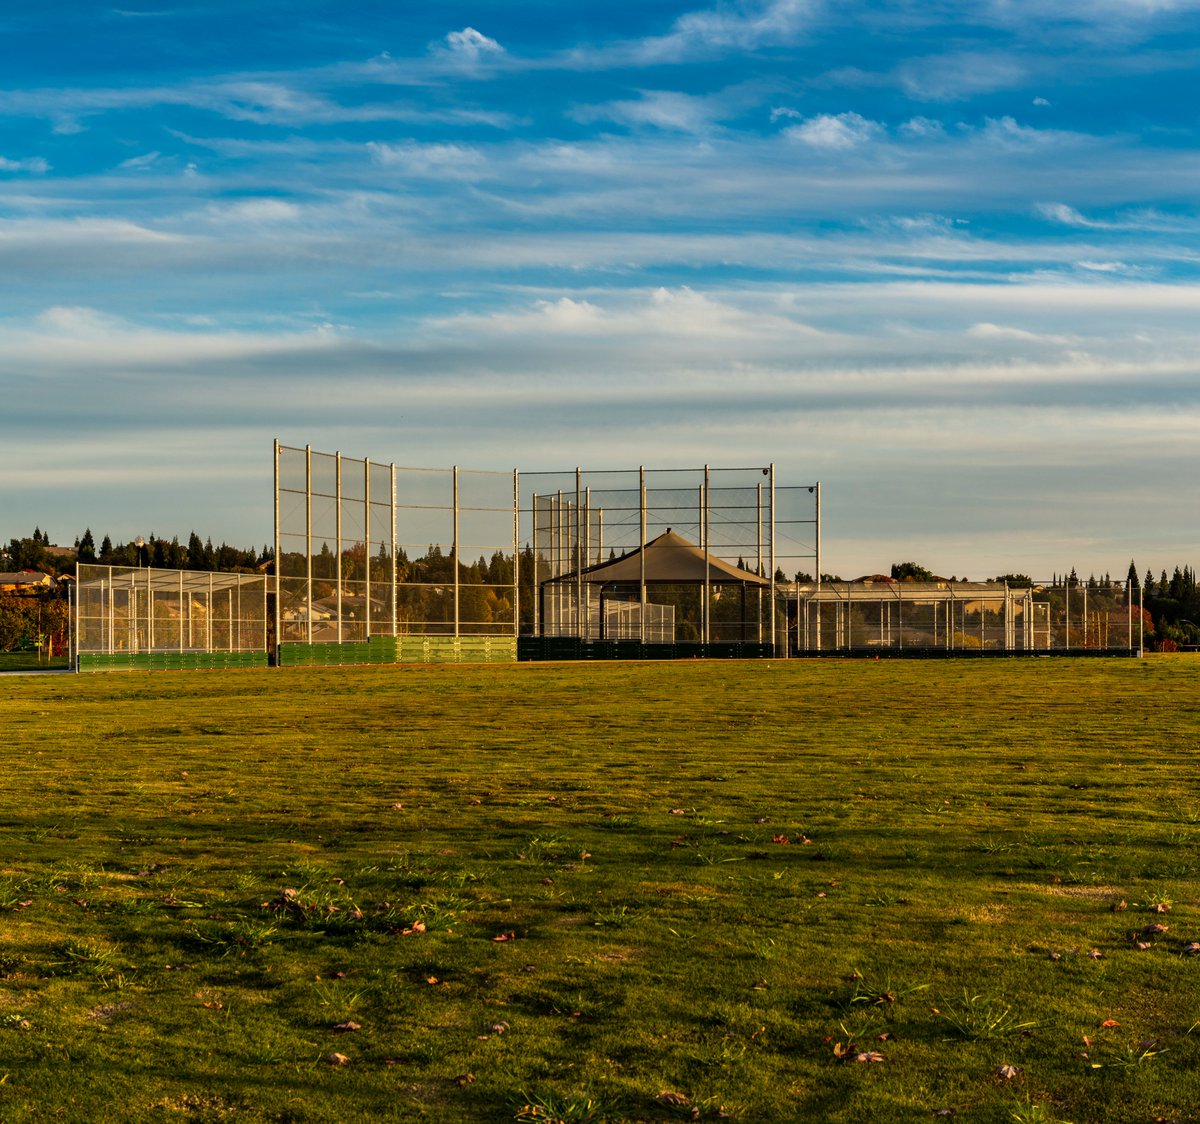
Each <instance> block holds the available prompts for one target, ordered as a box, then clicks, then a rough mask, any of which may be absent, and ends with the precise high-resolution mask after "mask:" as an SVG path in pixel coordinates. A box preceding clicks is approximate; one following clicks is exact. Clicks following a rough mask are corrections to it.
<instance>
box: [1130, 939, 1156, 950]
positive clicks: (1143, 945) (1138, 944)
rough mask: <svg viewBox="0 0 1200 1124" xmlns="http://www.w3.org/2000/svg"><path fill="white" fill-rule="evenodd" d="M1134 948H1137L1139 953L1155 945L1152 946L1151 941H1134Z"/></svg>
mask: <svg viewBox="0 0 1200 1124" xmlns="http://www.w3.org/2000/svg"><path fill="white" fill-rule="evenodd" d="M1133 947H1134V948H1136V949H1137V950H1138V952H1145V951H1146V949H1148V948H1153V947H1154V945H1153V944H1151V943H1150V942H1149V941H1134V942H1133Z"/></svg>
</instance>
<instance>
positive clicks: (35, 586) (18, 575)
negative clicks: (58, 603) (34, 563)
mask: <svg viewBox="0 0 1200 1124" xmlns="http://www.w3.org/2000/svg"><path fill="white" fill-rule="evenodd" d="M53 588H54V579H53V578H52V577H51V576H50V575H49V574H43V573H42V572H41V571H40V570H18V571H17V572H15V573H2V572H0V593H44V592H45V591H46V590H49V589H53Z"/></svg>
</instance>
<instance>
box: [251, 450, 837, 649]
mask: <svg viewBox="0 0 1200 1124" xmlns="http://www.w3.org/2000/svg"><path fill="white" fill-rule="evenodd" d="M819 497H820V486H819V485H817V484H813V485H806V486H804V487H799V488H780V487H777V485H776V482H775V471H774V467H773V466H770V465H768V466H763V467H754V468H734V469H714V468H707V467H706V468H702V469H682V470H681V469H672V470H653V469H646V468H639V469H635V470H631V471H587V470H584V469H581V468H576V469H574V470H572V471H568V472H560V473H546V472H531V473H521V472H519V471H518V470H516V469H512V470H508V471H481V470H467V469H463V468H459V467H452V468H443V469H436V468H409V467H401V466H397V465H396V464H394V463H388V464H384V463H381V462H376V461H372V460H370V459H367V458H357V457H347V456H343V455H342V454H341V453H320V452H317V451H315V450H313V449H312V448H311V447H310V446H305V447H303V448H300V447H295V446H286V445H282V444H280V443H279V442H278V441H277V442H276V443H275V551H276V558H277V560H278V566H277V587H276V588H277V596H276V599H275V629H276V635H277V637H278V661H279V662H280V663H281V664H284V665H287V664H303V663H390V662H412V661H425V662H440V661H458V660H503V661H508V660H513V659H517V658H524V659H543V658H580V657H584V656H595V655H608V654H613V653H612V644H614V643H618V642H619V643H620V644H621V650H620V654H621V655H622V656H626V657H638V656H647V655H654V656H660V657H661V656H665V657H670V656H672V655H715V654H741V655H752V654H770V653H771V652H773V651H775V650H776V646H778V647H779V648H780V649H782V648H783V647H784V644H785V641H784V631H783V629H784V627H785V624H786V617H785V615H784V614H783V613H782V612H781V611H780V608H779V606H778V604H777V601H778V599H777V597H776V590H777V589H778V588H781V583H783V582H784V581H785V570H787V572H789V573H790V572H791V569H790V568H793V567H795V566H798V565H803V564H805V563H807V565H808V566H813V565H814V561H815V563H816V565H815V568H816V570H817V571H818V572H819V552H820V534H819V510H820V509H819ZM668 532H670V533H672V534H674V535H676V536H678V537H679V539H680V541H681V542H682V546H680V545H679V544H678V543H675V544H667V545H665V546H664V543H665V540H663V541H662V542H660V546H664V549H668V550H670V549H686V550H693V551H696V550H698V551H699V552H700V558H701V559H703V560H706V561H703V562H702V563H701V565H702V567H704V568H705V569H706V573H707V580H705V578H704V577H701V578H700V580H696V579H695V576H694V575H693V577H692V578H690V579H687V580H684V581H680V582H677V583H656V582H655V581H654V580H651V581H649V582H647V581H646V580H645V575H643V574H641V573H639V576H638V580H637V581H636V582H633V583H631V582H629V581H627V580H626V581H622V582H620V583H617V584H616V585H614V584H612V583H609V582H603V581H595V580H587V579H585V578H584V576H583V573H582V571H584V570H586V569H588V568H589V567H591V566H593V565H603V564H604V563H606V562H611V561H616V560H618V559H619V558H620V557H624V556H628V555H630V554H631V553H633V552H644V551H645V550H646V548H647V547H648V545H649V544H650V543H651V542H652V541H653V540H656V539H659V540H662V536H664V535H667V534H668ZM649 556H650V555H647V557H649ZM734 572H736V574H737V577H736V579H734V580H733V581H732V582H731V580H730V575H731V573H734ZM572 575H574V577H573V576H572ZM671 584H674V585H676V586H678V587H679V588H676V589H669V588H665V587H666V586H669V585H671ZM730 584H740V585H742V586H744V587H745V591H744V592H745V595H744V596H743V595H742V594H741V593H740V592H739V595H738V596H733V595H729V596H726V594H725V587H726V586H727V585H730ZM601 601H603V602H604V604H603V606H601ZM730 617H736V620H730V619H727V618H730ZM601 621H603V622H604V623H603V624H601V623H600V622H601ZM735 635H736V637H737V640H736V641H734V640H733V639H732V638H733V637H734V636H735ZM680 644H686V645H687V648H686V650H676V649H678V648H679V645H680ZM718 644H726V645H728V646H732V645H734V644H736V645H737V646H738V647H737V650H736V651H735V650H733V648H732V647H730V650H729V651H728V652H720V651H718V650H717V648H716V645H718ZM605 646H606V647H605ZM751 646H753V650H751Z"/></svg>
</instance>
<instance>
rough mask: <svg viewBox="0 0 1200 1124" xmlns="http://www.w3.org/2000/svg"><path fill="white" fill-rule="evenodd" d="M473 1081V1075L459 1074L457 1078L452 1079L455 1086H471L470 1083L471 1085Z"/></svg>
mask: <svg viewBox="0 0 1200 1124" xmlns="http://www.w3.org/2000/svg"><path fill="white" fill-rule="evenodd" d="M474 1080H475V1074H473V1073H460V1074H459V1075H458V1076H457V1077H456V1078H455V1079H454V1083H455V1084H456V1085H470V1084H471V1083H472V1082H473V1081H474Z"/></svg>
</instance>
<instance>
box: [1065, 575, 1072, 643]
mask: <svg viewBox="0 0 1200 1124" xmlns="http://www.w3.org/2000/svg"><path fill="white" fill-rule="evenodd" d="M1064 589H1065V590H1066V614H1067V631H1066V636H1067V651H1068V652H1069V651H1070V650H1071V580H1070V578H1068V579H1067V581H1066V584H1065V586H1064Z"/></svg>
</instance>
